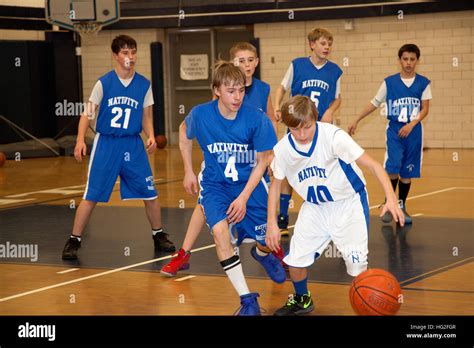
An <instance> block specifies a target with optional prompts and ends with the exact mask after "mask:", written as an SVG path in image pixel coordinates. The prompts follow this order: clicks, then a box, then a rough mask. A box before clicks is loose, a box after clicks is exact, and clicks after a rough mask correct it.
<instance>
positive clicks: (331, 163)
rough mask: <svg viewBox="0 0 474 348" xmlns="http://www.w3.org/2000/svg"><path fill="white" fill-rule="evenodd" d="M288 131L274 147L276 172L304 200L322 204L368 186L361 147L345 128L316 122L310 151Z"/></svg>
mask: <svg viewBox="0 0 474 348" xmlns="http://www.w3.org/2000/svg"><path fill="white" fill-rule="evenodd" d="M298 148H301V145H300V146H299V147H298V144H296V143H295V140H294V138H293V136H292V135H291V133H288V134H287V135H286V136H285V137H284V138H283V139H281V140H280V141H279V142H278V144H277V145H275V147H274V149H273V150H274V152H275V158H274V159H273V162H272V170H273V176H274V177H275V178H277V179H279V180H283V179H284V178H285V177H286V178H287V179H288V182H289V184H290V185H291V186H292V187H293V189H294V190H295V191H296V192H297V193H298V194H299V195H300V196H301V198H303V199H304V200H305V201H307V202H310V203H314V204H323V203H326V202H333V201H339V200H343V199H346V198H349V197H352V196H353V195H354V194H356V193H360V192H362V191H364V189H365V178H364V175H363V174H362V171H361V170H360V168H359V167H358V166H357V164H356V163H355V161H356V160H357V159H358V158H359V157H360V156H362V154H363V153H364V149H362V148H361V147H360V146H359V145H358V144H357V143H356V142H355V141H354V140H352V138H351V137H350V136H349V135H348V134H347V133H346V132H344V131H343V130H342V129H340V128H338V127H336V126H333V125H331V124H328V123H320V122H318V123H317V127H316V132H315V135H314V138H313V142H312V143H311V147H310V148H309V150H308V151H307V152H303V151H300V150H298Z"/></svg>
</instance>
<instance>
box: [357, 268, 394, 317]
mask: <svg viewBox="0 0 474 348" xmlns="http://www.w3.org/2000/svg"><path fill="white" fill-rule="evenodd" d="M401 294H402V290H401V289H400V284H399V283H398V281H397V279H396V278H395V276H394V275H393V274H391V273H390V272H387V271H384V270H383V269H376V268H374V269H369V270H368V271H365V272H362V273H361V274H359V275H358V276H357V277H356V278H355V279H354V280H353V281H352V285H351V289H350V290H349V300H350V301H351V305H352V308H353V309H354V311H355V312H356V313H357V314H359V315H395V314H396V313H397V312H398V310H399V309H400V306H401V302H400V299H401V297H400V295H401Z"/></svg>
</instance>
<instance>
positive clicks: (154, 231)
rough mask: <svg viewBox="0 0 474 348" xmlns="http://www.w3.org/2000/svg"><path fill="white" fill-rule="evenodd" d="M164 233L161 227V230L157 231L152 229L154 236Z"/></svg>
mask: <svg viewBox="0 0 474 348" xmlns="http://www.w3.org/2000/svg"><path fill="white" fill-rule="evenodd" d="M162 232H163V229H162V228H161V227H160V228H159V229H157V230H155V229H153V228H152V229H151V233H153V235H154V236H155V235H156V234H157V233H162Z"/></svg>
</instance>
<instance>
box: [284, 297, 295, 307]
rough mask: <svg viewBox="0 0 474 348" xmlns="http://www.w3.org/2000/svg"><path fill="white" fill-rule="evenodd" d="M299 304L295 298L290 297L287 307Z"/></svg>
mask: <svg viewBox="0 0 474 348" xmlns="http://www.w3.org/2000/svg"><path fill="white" fill-rule="evenodd" d="M295 304H297V302H296V301H295V298H294V297H293V296H291V295H290V296H288V301H287V302H286V306H287V307H291V306H293V305H295Z"/></svg>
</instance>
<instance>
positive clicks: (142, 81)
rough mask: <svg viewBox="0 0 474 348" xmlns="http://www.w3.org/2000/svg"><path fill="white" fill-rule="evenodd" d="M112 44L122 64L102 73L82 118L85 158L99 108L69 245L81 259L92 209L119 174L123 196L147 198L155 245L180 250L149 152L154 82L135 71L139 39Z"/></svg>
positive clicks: (80, 141) (69, 256) (80, 150)
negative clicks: (164, 215) (167, 225)
mask: <svg viewBox="0 0 474 348" xmlns="http://www.w3.org/2000/svg"><path fill="white" fill-rule="evenodd" d="M111 48H112V53H113V54H112V56H113V59H114V60H115V62H116V67H115V69H114V70H112V71H110V72H109V73H107V74H105V75H104V76H102V77H101V78H99V80H98V81H97V83H96V84H95V86H94V89H93V91H92V94H91V96H90V98H89V103H88V105H87V110H86V112H85V113H84V114H83V115H82V116H81V119H80V122H79V127H78V135H77V143H76V147H75V149H74V156H75V158H76V160H77V161H78V162H81V161H82V156H85V155H86V144H85V142H84V137H85V134H86V131H87V129H88V127H89V118H92V117H93V116H94V115H95V112H96V111H97V108H99V115H98V117H97V125H96V130H97V134H96V136H95V138H94V145H93V148H92V152H91V158H90V161H89V172H88V180H87V185H86V191H85V192H84V196H83V200H82V201H81V203H80V204H79V207H78V209H77V212H76V217H75V219H74V226H73V229H72V234H71V236H70V237H69V239H68V241H67V242H66V245H65V247H64V250H63V254H62V258H63V259H65V260H75V259H77V251H78V249H79V248H80V247H81V238H82V233H83V231H84V228H85V226H86V224H87V222H88V221H89V218H90V216H91V214H92V211H93V210H94V208H95V206H96V204H97V202H108V201H109V198H110V194H111V193H112V190H113V188H114V185H115V181H116V180H117V176H120V194H121V197H122V199H124V200H125V199H142V200H143V201H144V203H145V211H146V214H147V217H148V220H149V221H150V225H151V229H152V235H153V240H154V245H155V249H156V250H159V251H168V252H173V251H175V250H176V249H175V247H174V245H173V243H172V242H171V241H170V240H169V239H168V234H166V233H164V232H163V229H162V225H161V211H160V209H161V208H160V204H159V202H158V200H157V197H158V195H157V192H156V190H155V185H154V180H153V174H152V172H151V168H150V164H149V163H148V157H147V152H148V153H149V154H151V153H153V151H154V150H155V148H156V143H155V136H154V131H153V118H152V110H151V108H152V105H153V94H152V92H151V86H150V81H148V80H147V79H146V78H145V77H144V76H142V75H140V74H138V73H137V72H135V64H136V59H137V58H136V54H137V43H136V41H135V40H134V39H133V38H131V37H130V36H127V35H119V36H117V37H116V38H115V39H114V40H113V41H112V45H111ZM142 129H143V131H144V132H145V135H146V136H147V141H146V151H145V148H144V146H143V141H142V139H141V137H140V133H141V131H142Z"/></svg>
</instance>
